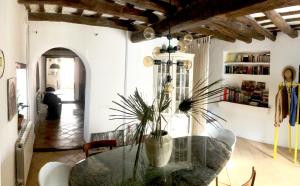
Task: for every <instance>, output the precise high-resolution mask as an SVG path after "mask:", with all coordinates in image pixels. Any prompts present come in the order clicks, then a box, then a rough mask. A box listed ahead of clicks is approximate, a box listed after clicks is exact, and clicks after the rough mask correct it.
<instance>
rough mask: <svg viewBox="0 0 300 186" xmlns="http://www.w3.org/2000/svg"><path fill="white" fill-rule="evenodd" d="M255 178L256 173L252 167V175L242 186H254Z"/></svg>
mask: <svg viewBox="0 0 300 186" xmlns="http://www.w3.org/2000/svg"><path fill="white" fill-rule="evenodd" d="M255 177H256V171H255V169H254V167H252V174H251V177H250V179H249V180H248V181H247V182H246V183H244V184H243V185H242V186H254V182H255Z"/></svg>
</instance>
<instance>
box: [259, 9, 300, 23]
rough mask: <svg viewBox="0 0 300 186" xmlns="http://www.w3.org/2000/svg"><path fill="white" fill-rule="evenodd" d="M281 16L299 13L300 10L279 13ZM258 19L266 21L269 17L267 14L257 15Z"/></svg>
mask: <svg viewBox="0 0 300 186" xmlns="http://www.w3.org/2000/svg"><path fill="white" fill-rule="evenodd" d="M279 14H280V15H281V16H290V15H297V14H300V10H295V11H290V12H281V13H279ZM254 19H255V20H256V21H265V20H268V19H269V18H268V17H267V16H261V17H255V18H254Z"/></svg>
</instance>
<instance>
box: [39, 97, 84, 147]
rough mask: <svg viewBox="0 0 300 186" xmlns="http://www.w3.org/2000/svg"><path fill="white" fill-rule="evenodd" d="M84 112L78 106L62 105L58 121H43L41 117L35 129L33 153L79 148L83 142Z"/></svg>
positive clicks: (43, 116)
mask: <svg viewBox="0 0 300 186" xmlns="http://www.w3.org/2000/svg"><path fill="white" fill-rule="evenodd" d="M83 114H84V112H83V109H82V107H81V106H80V104H75V103H68V104H63V105H62V113H61V119H60V120H53V121H48V120H45V114H43V115H42V116H41V121H40V122H39V124H38V126H37V129H36V140H35V146H34V148H35V151H51V150H56V149H76V148H81V147H82V145H83V143H84V140H83V119H84V115H83Z"/></svg>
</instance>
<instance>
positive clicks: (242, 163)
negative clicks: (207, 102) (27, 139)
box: [27, 138, 300, 186]
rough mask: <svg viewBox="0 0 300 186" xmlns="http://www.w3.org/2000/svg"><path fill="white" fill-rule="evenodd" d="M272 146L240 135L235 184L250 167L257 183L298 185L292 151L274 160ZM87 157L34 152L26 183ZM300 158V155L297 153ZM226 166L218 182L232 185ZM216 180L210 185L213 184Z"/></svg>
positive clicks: (232, 170)
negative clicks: (49, 167)
mask: <svg viewBox="0 0 300 186" xmlns="http://www.w3.org/2000/svg"><path fill="white" fill-rule="evenodd" d="M272 154H273V146H272V145H267V144H263V143H258V142H254V141H250V140H246V139H243V138H238V140H237V143H236V146H235V150H234V153H233V156H232V159H231V160H230V162H229V163H228V173H229V178H230V181H231V185H232V186H240V185H242V184H243V183H245V182H246V181H247V180H248V179H249V177H250V175H251V167H252V166H254V167H255V169H256V171H257V176H256V181H255V186H298V185H299V174H300V165H299V164H294V163H293V162H292V154H290V153H289V152H288V150H287V149H285V148H279V150H278V156H277V160H273V158H272ZM298 154H300V153H298ZM82 159H84V154H83V152H82V151H81V150H73V151H62V152H35V153H34V156H33V161H32V164H31V169H30V173H29V178H28V182H27V186H37V182H38V181H37V175H38V172H39V169H40V168H41V167H42V166H43V165H44V164H45V163H46V162H49V161H59V162H64V163H67V164H68V165H71V166H72V165H75V164H76V162H78V161H80V160H82ZM298 159H299V160H300V156H299V157H298ZM229 178H228V176H227V174H226V169H224V170H223V171H222V172H221V174H220V175H219V186H226V185H230V181H229ZM214 185H215V182H213V183H211V184H210V186H214Z"/></svg>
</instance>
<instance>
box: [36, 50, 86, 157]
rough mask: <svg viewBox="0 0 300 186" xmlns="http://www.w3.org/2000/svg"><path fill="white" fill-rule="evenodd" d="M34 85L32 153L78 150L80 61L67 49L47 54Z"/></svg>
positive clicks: (81, 106) (81, 136) (81, 129)
mask: <svg viewBox="0 0 300 186" xmlns="http://www.w3.org/2000/svg"><path fill="white" fill-rule="evenodd" d="M36 85H37V86H36V91H37V100H36V103H37V109H36V110H37V118H38V122H37V125H36V141H35V146H34V149H35V151H54V150H69V149H78V148H81V147H82V145H83V143H84V109H85V85H86V70H85V66H84V64H83V63H82V60H81V59H80V57H78V56H77V55H76V54H75V53H74V52H72V51H71V50H69V49H66V48H53V49H51V50H48V51H46V52H45V53H44V54H42V56H41V57H40V58H39V60H38V62H37V66H36ZM49 95H51V96H50V97H51V101H50V102H49V99H48V97H49ZM53 102H55V104H54V105H55V106H53Z"/></svg>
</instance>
